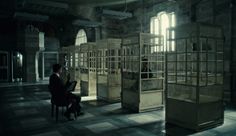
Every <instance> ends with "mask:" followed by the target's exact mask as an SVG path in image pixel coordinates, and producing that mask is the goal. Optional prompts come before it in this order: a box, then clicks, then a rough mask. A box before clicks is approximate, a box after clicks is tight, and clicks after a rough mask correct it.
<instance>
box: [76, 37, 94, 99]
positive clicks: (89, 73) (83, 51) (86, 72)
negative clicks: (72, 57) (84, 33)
mask: <svg viewBox="0 0 236 136" xmlns="http://www.w3.org/2000/svg"><path fill="white" fill-rule="evenodd" d="M79 55H80V57H79V59H80V60H79V64H80V65H79V66H80V75H81V76H80V87H81V95H82V96H96V95H97V90H96V82H97V81H96V44H95V43H92V42H89V43H84V44H81V45H80V51H79Z"/></svg>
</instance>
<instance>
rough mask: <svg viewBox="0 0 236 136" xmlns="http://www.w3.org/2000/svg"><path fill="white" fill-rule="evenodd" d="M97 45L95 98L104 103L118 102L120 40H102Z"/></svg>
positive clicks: (119, 89) (119, 87)
mask: <svg viewBox="0 0 236 136" xmlns="http://www.w3.org/2000/svg"><path fill="white" fill-rule="evenodd" d="M96 44H97V97H98V99H102V100H105V101H111V102H114V101H120V92H121V72H120V61H121V54H120V50H121V39H114V38H109V39H103V40H99V41H97V42H96Z"/></svg>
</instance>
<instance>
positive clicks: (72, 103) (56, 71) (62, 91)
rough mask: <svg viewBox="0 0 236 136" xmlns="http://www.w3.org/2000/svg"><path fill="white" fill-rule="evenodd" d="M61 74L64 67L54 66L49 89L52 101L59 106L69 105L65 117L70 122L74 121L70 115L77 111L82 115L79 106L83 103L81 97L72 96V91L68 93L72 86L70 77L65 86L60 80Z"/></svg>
mask: <svg viewBox="0 0 236 136" xmlns="http://www.w3.org/2000/svg"><path fill="white" fill-rule="evenodd" d="M61 73H62V66H61V65H60V64H54V65H53V74H52V75H51V76H50V79H49V87H50V91H51V94H52V100H53V101H54V102H55V103H57V104H64V105H68V109H67V111H66V112H65V114H64V115H65V116H66V117H67V119H68V120H72V119H71V118H70V113H72V112H74V111H76V112H77V114H78V115H80V114H81V112H80V109H81V106H80V104H79V103H80V101H81V97H80V96H76V95H74V94H72V93H71V92H70V91H67V88H68V87H69V85H70V82H69V81H70V76H69V75H68V76H67V81H66V84H64V83H63V80H62V79H61V78H60V74H61Z"/></svg>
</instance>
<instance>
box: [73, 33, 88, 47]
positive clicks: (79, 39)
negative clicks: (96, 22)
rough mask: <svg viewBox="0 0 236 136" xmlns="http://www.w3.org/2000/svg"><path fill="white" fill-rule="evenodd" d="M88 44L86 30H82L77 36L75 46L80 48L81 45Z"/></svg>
mask: <svg viewBox="0 0 236 136" xmlns="http://www.w3.org/2000/svg"><path fill="white" fill-rule="evenodd" d="M86 42H87V35H86V33H85V31H84V29H80V30H79V32H78V34H77V36H76V40H75V45H76V46H80V44H82V43H86Z"/></svg>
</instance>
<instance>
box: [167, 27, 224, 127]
mask: <svg viewBox="0 0 236 136" xmlns="http://www.w3.org/2000/svg"><path fill="white" fill-rule="evenodd" d="M167 37H168V39H167V43H168V44H174V45H175V46H176V47H175V51H172V52H167V56H166V81H167V82H166V89H167V91H166V122H167V123H172V124H176V125H179V126H182V127H185V128H190V129H193V130H196V131H199V130H202V129H206V128H208V127H213V126H215V125H219V124H222V123H223V120H224V107H223V71H224V69H223V63H224V61H223V44H224V41H223V34H222V29H221V28H220V27H217V26H213V25H207V24H200V23H191V24H186V25H181V26H178V27H176V28H170V29H169V30H168V34H167Z"/></svg>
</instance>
